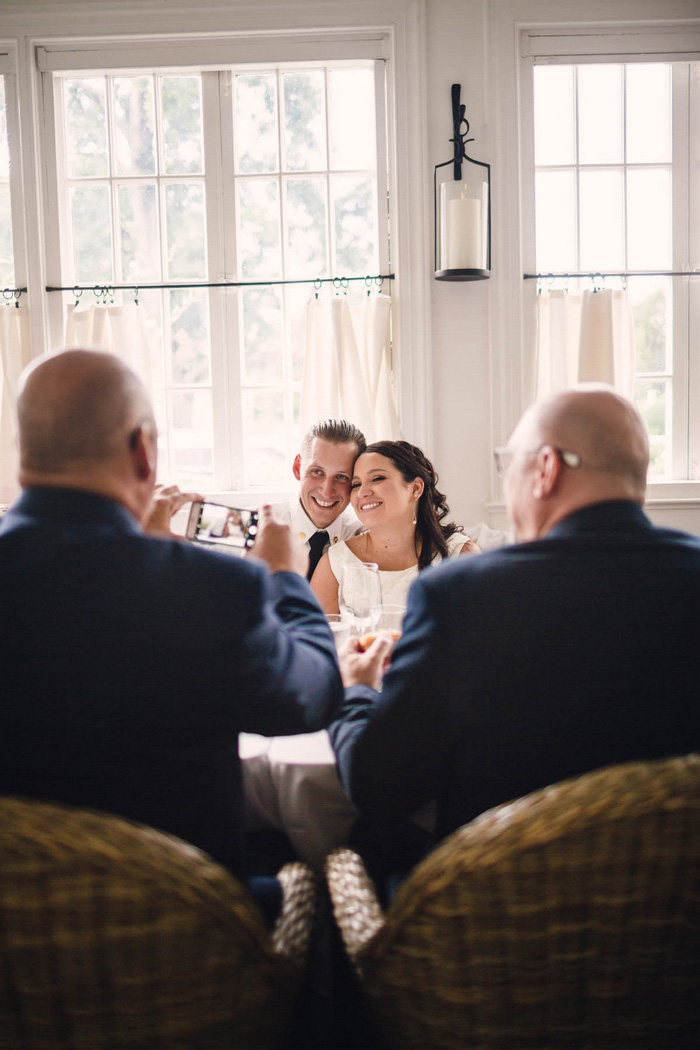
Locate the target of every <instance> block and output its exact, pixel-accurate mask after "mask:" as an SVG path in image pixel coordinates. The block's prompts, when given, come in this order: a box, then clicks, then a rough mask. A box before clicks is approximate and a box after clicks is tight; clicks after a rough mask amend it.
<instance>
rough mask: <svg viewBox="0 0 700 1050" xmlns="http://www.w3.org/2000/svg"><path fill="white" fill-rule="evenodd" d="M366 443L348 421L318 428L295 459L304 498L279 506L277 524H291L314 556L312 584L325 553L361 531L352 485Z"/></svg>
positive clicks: (325, 423)
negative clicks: (331, 545) (354, 470)
mask: <svg viewBox="0 0 700 1050" xmlns="http://www.w3.org/2000/svg"><path fill="white" fill-rule="evenodd" d="M366 444H367V443H366V441H365V438H364V435H363V434H362V432H361V431H360V430H358V428H357V427H356V426H354V425H353V424H352V423H348V422H347V421H346V420H345V419H324V420H322V421H321V422H319V423H314V425H313V426H312V427H310V428H309V430H308V431H307V432H306V434H305V435H304V437H303V440H302V442H301V452H298V453H297V455H296V456H295V458H294V465H293V468H292V469H293V471H294V477H295V478H296V479H297V481H298V482H299V493H298V495H294V496H292V497H290V499H289V500H286V501H284V502H282V503H276V504H274V516H275V519H276V520H277V521H278V522H279V523H280V524H283V525H290V526H291V528H292V532H294V533H296V534H297V535H298V536H300V537H301V539H302V540H303V541H304V543H305V545H306V547H307V549H308V551H309V570H308V573H307V579H309V580H310V579H311V577H312V575H313V572H314V569H315V568H316V566H317V564H318V562H319V560H320V558H321V555H322V554H323V551H324V550H325V548H326V547H327V546H328V545H329V544H331V543H338V541H339V540H346V539H348V538H349V537H350V536H353V535H354V534H355V533H356V532H357V530H358V528H359V527H360V523H359V521H358V520H357V517H356V516H355V512H354V511H353V510H352V508H351V507H350V506H349V504H350V482H351V480H352V471H353V467H354V464H355V460H356V459H357V457H358V456H359V455H360V453H361V452H363V451H364V449H365V446H366Z"/></svg>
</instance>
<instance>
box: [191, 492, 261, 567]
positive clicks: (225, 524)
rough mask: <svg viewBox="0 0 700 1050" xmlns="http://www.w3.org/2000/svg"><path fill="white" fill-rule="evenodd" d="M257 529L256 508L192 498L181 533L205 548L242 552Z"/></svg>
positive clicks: (250, 545)
mask: <svg viewBox="0 0 700 1050" xmlns="http://www.w3.org/2000/svg"><path fill="white" fill-rule="evenodd" d="M257 531H258V515H257V511H254V510H248V509H247V508H243V507H229V506H227V505H226V504H224V503H213V502H208V501H206V500H194V501H193V503H192V507H191V509H190V518H189V521H188V523H187V531H186V533H185V535H186V536H187V539H189V540H192V541H193V542H194V543H200V544H202V545H203V546H206V547H212V548H214V547H215V548H219V549H224V550H228V551H230V552H231V553H238V554H243V553H244V552H245V551H246V550H247V549H248V548H249V547H252V545H253V543H254V542H255V537H256V534H257Z"/></svg>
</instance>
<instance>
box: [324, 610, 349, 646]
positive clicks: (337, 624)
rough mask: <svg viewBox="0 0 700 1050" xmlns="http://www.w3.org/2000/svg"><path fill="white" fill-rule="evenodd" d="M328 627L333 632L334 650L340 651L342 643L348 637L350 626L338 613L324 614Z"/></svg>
mask: <svg viewBox="0 0 700 1050" xmlns="http://www.w3.org/2000/svg"><path fill="white" fill-rule="evenodd" d="M326 619H327V620H328V626H329V627H330V629H331V631H332V632H333V641H334V642H335V647H336V649H340V647H341V645H343V643H344V642H347V640H348V638H349V637H350V624H349V623H346V622H345V621H344V620H343V618H342V616H341V615H340V614H339V613H326Z"/></svg>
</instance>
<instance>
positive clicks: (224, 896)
mask: <svg viewBox="0 0 700 1050" xmlns="http://www.w3.org/2000/svg"><path fill="white" fill-rule="evenodd" d="M280 880H281V882H282V885H283V889H284V903H283V910H282V914H281V916H280V918H279V919H278V921H277V924H276V926H275V928H274V930H273V931H272V936H271V935H270V934H269V933H268V931H267V930H266V929H265V926H264V923H263V920H262V917H261V915H260V913H259V911H258V909H257V907H256V906H255V904H254V903H253V901H252V898H251V897H250V896H249V895H248V892H247V890H246V889H245V888H244V887H243V886H242V885H241V884H240V883H238V882H237V880H236V879H234V878H233V877H232V876H231V875H230V874H229V873H228V872H227V871H225V870H224V869H223V868H222V867H220V866H219V865H218V864H216V863H214V861H212V860H211V859H210V858H209V857H207V856H206V855H205V854H204V853H202V852H200V851H199V850H198V849H196V848H195V847H194V846H190V845H188V844H187V843H185V842H182V841H181V840H179V839H177V838H174V837H172V836H169V835H165V834H161V833H160V832H158V831H155V830H153V829H151V828H147V827H144V826H141V825H138V824H134V823H130V822H128V821H125V820H121V819H120V818H118V817H113V816H109V815H106V814H103V813H95V812H91V811H87V810H82V809H75V808H72V807H68V806H62V805H55V804H51V803H43V802H37V801H32V800H27V799H19V798H8V797H4V798H0V1048H2V1050H5V1048H7V1050H9V1048H12V1050H19V1048H22V1050H57V1048H61V1050H64V1048H65V1050H102V1048H108V1047H109V1048H110V1050H132V1048H139V1050H141V1048H143V1050H146V1048H148V1050H161V1048H162V1050H166V1048H167V1050H170V1048H184V1047H187V1048H188V1050H198V1048H201V1050H219V1048H224V1047H226V1048H227V1050H230V1048H246V1050H258V1048H268V1047H273V1046H278V1045H281V1041H282V1039H283V1035H284V1030H285V1026H286V1024H287V1022H288V1020H289V1016H290V1014H291V1010H292V1006H293V1003H294V998H295V995H296V992H297V989H298V985H299V983H300V979H301V975H302V970H303V963H304V955H305V952H306V948H307V946H308V940H309V936H310V932H311V925H312V918H313V914H314V899H315V884H314V877H313V874H312V873H311V871H310V869H308V868H307V867H306V866H305V865H302V864H291V865H287V866H286V867H285V868H284V869H282V871H281V872H280Z"/></svg>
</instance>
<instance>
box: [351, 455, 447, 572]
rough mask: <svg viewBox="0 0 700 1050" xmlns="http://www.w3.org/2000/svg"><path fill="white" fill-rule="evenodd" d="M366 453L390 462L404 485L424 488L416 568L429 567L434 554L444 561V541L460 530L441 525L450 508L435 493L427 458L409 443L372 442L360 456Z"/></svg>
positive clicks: (418, 515) (432, 470) (433, 474)
mask: <svg viewBox="0 0 700 1050" xmlns="http://www.w3.org/2000/svg"><path fill="white" fill-rule="evenodd" d="M367 452H376V453H377V455H379V456H386V458H387V459H390V460H391V462H392V463H393V464H394V466H395V467H396V469H397V470H398V471H399V472H400V473H401V475H402V477H403V479H404V481H407V482H411V481H415V479H416V478H421V479H422V481H423V485H424V488H423V492H422V493H421V496H420V498H419V500H418V510H417V512H416V533H415V544H416V554H417V555H418V568H419V569H424V568H425V567H426V566H427V565H430V563H431V562H432V560H433V558H434V557H435V555H436V554H439V555H441V557H443V558H446V557H447V554H448V550H447V541H448V540H449V538H450V536H454V534H455V532H462V531H463V529H462V526H461V525H455V524H454V522H448V523H447V524H446V525H443V524H442V521H443V518H446V517H447V515H448V514H449V513H450V508H449V507H448V506H447V500H446V498H445V496H443V494H442V492H439V491H438V488H437V483H438V480H439V479H438V476H437V474H436V472H435V468H434V467H433V464H432V463H431V462H430V460H429V459H428V457H427V456H425V455H424V454H423V453H422V452H421V450H420V449H419V448H417V447H416V446H415V445H411V444H409V443H408V441H375V442H374V444H372V445H367V447H366V448H365V449H364V450H363V454H364V453H367Z"/></svg>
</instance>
